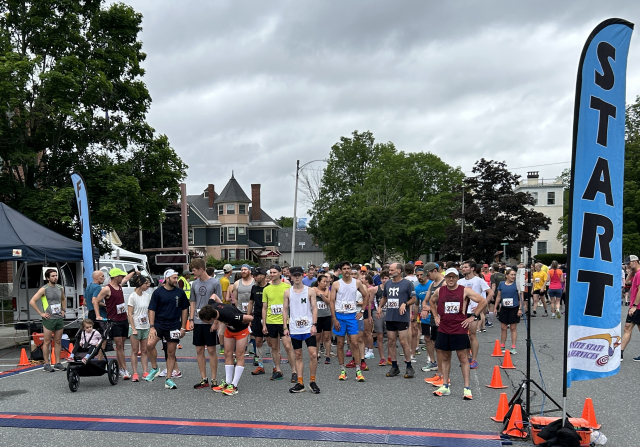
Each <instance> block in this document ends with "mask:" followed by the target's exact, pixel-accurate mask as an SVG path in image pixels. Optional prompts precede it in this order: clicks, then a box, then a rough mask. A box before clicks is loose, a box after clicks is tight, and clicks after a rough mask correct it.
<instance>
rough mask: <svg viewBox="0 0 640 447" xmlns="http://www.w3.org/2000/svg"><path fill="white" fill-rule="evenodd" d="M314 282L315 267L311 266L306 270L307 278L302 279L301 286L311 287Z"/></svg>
mask: <svg viewBox="0 0 640 447" xmlns="http://www.w3.org/2000/svg"><path fill="white" fill-rule="evenodd" d="M315 280H316V266H315V265H313V264H311V265H310V266H309V268H308V269H307V276H305V277H304V278H302V284H304V285H305V286H307V287H311V285H312V284H313V283H314V281H315Z"/></svg>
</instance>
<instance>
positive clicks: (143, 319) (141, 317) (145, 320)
mask: <svg viewBox="0 0 640 447" xmlns="http://www.w3.org/2000/svg"><path fill="white" fill-rule="evenodd" d="M148 322H149V319H148V318H147V316H146V315H139V316H137V317H136V324H137V325H138V326H142V325H143V324H147V323H148Z"/></svg>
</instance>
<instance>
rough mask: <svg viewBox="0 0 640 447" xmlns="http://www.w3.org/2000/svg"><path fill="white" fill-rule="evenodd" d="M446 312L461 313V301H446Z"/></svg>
mask: <svg viewBox="0 0 640 447" xmlns="http://www.w3.org/2000/svg"><path fill="white" fill-rule="evenodd" d="M444 313H445V314H457V313H460V302H458V301H454V302H448V303H444Z"/></svg>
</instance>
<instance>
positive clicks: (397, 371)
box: [387, 366, 400, 377]
mask: <svg viewBox="0 0 640 447" xmlns="http://www.w3.org/2000/svg"><path fill="white" fill-rule="evenodd" d="M398 374H400V369H399V368H398V367H397V366H392V367H391V369H390V370H389V372H388V373H387V377H395V376H397V375H398Z"/></svg>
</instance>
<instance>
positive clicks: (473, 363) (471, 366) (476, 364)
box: [469, 360, 478, 369]
mask: <svg viewBox="0 0 640 447" xmlns="http://www.w3.org/2000/svg"><path fill="white" fill-rule="evenodd" d="M477 367H478V362H476V361H475V360H474V361H472V362H471V363H469V368H471V369H476V368H477Z"/></svg>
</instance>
